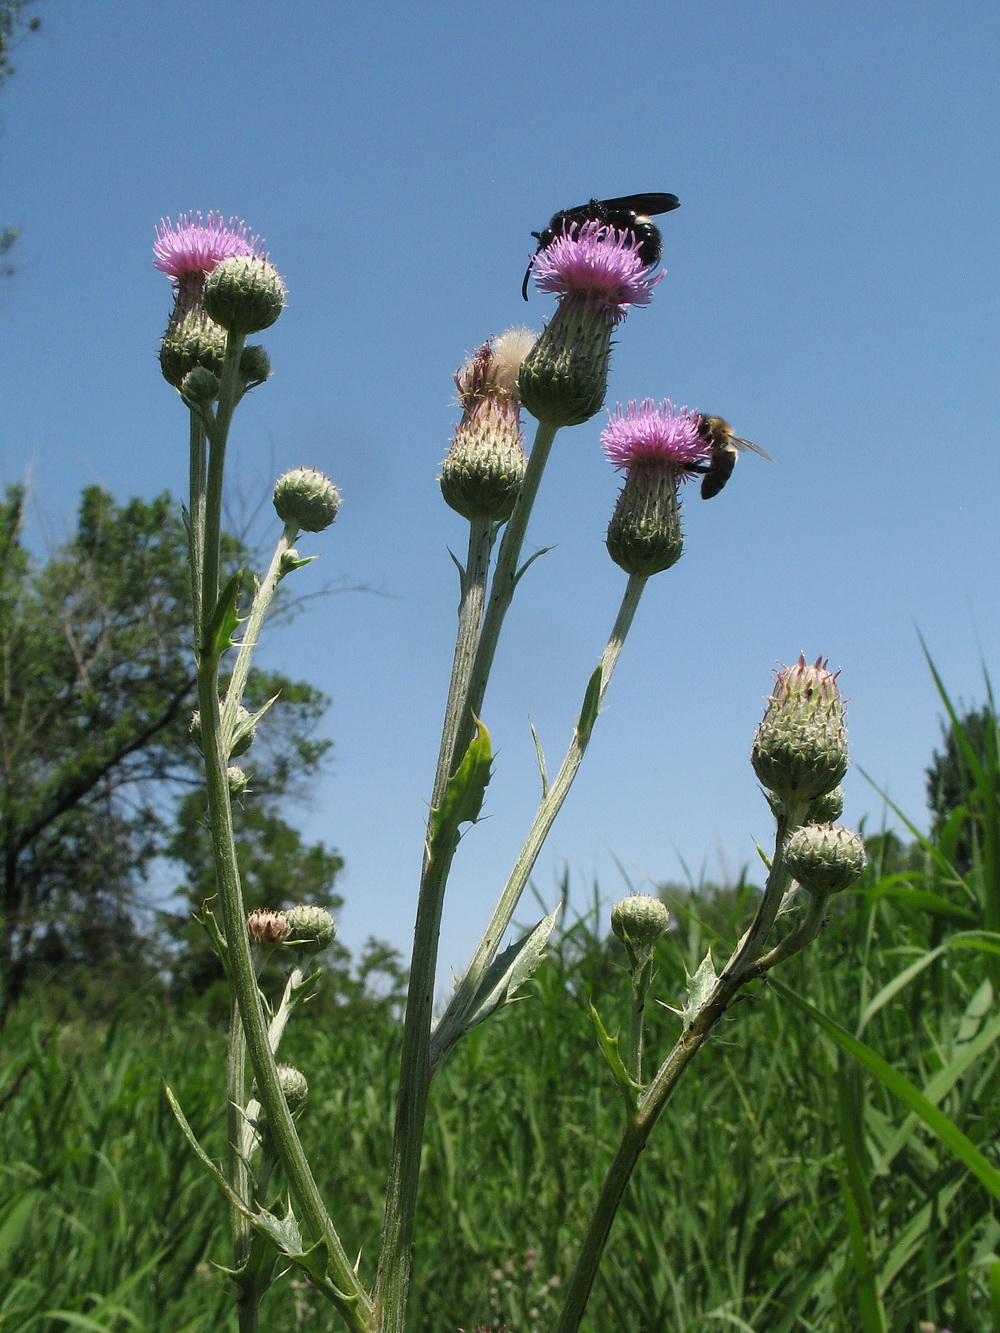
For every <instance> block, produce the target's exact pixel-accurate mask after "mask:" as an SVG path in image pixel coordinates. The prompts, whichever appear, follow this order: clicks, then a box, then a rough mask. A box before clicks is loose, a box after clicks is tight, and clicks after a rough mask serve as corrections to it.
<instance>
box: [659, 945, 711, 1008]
mask: <svg viewBox="0 0 1000 1333" xmlns="http://www.w3.org/2000/svg"><path fill="white" fill-rule="evenodd" d="M718 980H719V978H718V975H717V974H716V971H715V964H714V963H713V962H712V950H711V949H709V951H708V953H707V954H706V955H705V957H704V958H703V959H702V960H701V962H700V963H699V964H698V970H697V971H696V972H695V973H694V975H693V976H692V975H691V974H690V973H688V986H687V992H686V994H685V996H684V1003H683V1004H682V1005H681V1007H680V1008H679V1009H675V1008H674V1007H673V1005H670V1004H664V1005H663V1007H664V1009H669V1010H670V1012H671V1013H672V1014H678V1015H679V1016H680V1018H681V1019H682V1020H683V1023H684V1026H685V1027H687V1025H688V1024H689V1023H690V1022H692V1021H693V1019H694V1017H695V1015H696V1014H697V1013H698V1011H699V1009H701V1007H702V1005H703V1004H705V1002H706V1001H707V1000H708V998H709V997H710V996H711V994H712V992H713V991H714V990H715V985H716V982H717V981H718ZM662 1003H663V1002H662V1001H661V1000H657V1004H662Z"/></svg>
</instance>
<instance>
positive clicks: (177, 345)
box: [160, 307, 226, 389]
mask: <svg viewBox="0 0 1000 1333" xmlns="http://www.w3.org/2000/svg"><path fill="white" fill-rule="evenodd" d="M225 355H226V331H225V329H223V328H221V327H220V326H219V325H218V324H216V323H215V321H214V320H211V319H209V317H208V316H207V315H206V314H205V312H204V311H203V310H202V309H201V308H200V307H195V308H194V309H193V310H189V311H188V312H187V313H186V314H183V313H180V312H179V311H178V310H175V311H174V314H173V315H171V317H170V323H169V324H168V325H167V331H166V333H165V334H164V335H163V341H162V342H161V344H160V370H161V371H162V372H163V378H164V379H165V380H166V381H167V383H168V384H172V385H173V386H174V388H175V389H179V388H180V387H181V385H182V384H183V382H184V378H185V376H187V375H189V374H190V373H191V371H192V370H194V369H195V368H196V367H197V366H201V367H203V368H204V369H205V370H209V371H211V372H212V374H213V375H221V374H222V363H223V361H224V360H225Z"/></svg>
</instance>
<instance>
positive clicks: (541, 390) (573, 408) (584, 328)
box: [517, 301, 614, 427]
mask: <svg viewBox="0 0 1000 1333" xmlns="http://www.w3.org/2000/svg"><path fill="white" fill-rule="evenodd" d="M613 327H614V326H613V325H612V323H611V321H610V320H608V319H607V318H605V317H604V316H603V315H602V314H601V313H600V312H599V311H595V310H594V309H592V308H591V307H590V306H588V305H585V304H582V303H578V302H575V301H563V302H562V303H561V304H560V305H559V307H558V309H557V310H556V313H555V314H554V315H553V316H552V319H551V320H550V321H549V323H548V324H547V325H546V328H545V331H544V333H543V334H542V336H541V337H540V338H539V339H538V341H537V342H536V343H535V345H534V347H533V348H532V349H531V351H530V352H529V353H528V355H527V356H526V357H525V358H524V361H523V362H522V364H521V371H520V374H519V375H518V380H517V385H518V393H519V394H520V398H521V402H522V403H523V404H524V406H525V407H526V408H527V410H528V411H529V412H530V413H531V415H532V416H533V417H537V419H538V420H539V421H544V422H545V423H546V424H547V425H549V426H556V427H560V426H578V425H580V424H581V422H584V421H589V420H590V418H591V417H592V416H594V415H595V413H597V412H599V411H600V410H601V408H602V407H603V405H604V395H605V394H606V393H607V391H608V363H609V361H610V359H611V334H612V332H613Z"/></svg>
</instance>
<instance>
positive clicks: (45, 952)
mask: <svg viewBox="0 0 1000 1333" xmlns="http://www.w3.org/2000/svg"><path fill="white" fill-rule="evenodd" d="M23 511H24V492H23V489H22V488H19V487H15V488H13V489H11V490H10V491H8V493H7V499H6V502H5V503H3V504H0V781H2V789H0V977H2V980H3V996H2V1000H0V1018H2V1017H5V1016H6V1014H7V1013H8V1012H9V1010H10V1008H11V1006H12V1005H13V1004H15V1003H16V1002H17V1000H18V999H19V998H20V997H21V996H22V995H23V994H24V992H25V989H26V988H27V986H28V984H29V982H31V981H32V980H34V979H37V978H40V977H41V976H43V975H50V974H51V972H52V970H53V969H55V968H59V969H60V971H61V972H62V974H63V979H64V980H65V977H66V973H67V969H70V970H71V971H72V970H75V972H76V974H77V976H78V977H81V978H90V979H91V980H90V981H89V982H87V984H86V986H85V987H84V989H86V988H87V987H90V986H92V979H93V977H94V976H95V975H98V974H99V975H101V976H104V977H107V976H108V975H109V970H111V971H113V970H114V967H115V966H117V967H118V968H119V969H124V968H132V969H134V968H135V967H137V966H138V967H141V968H142V969H144V973H145V974H146V975H152V974H153V973H154V972H155V970H156V963H157V955H156V952H155V950H152V949H151V948H150V943H149V940H148V938H147V937H146V936H144V935H143V933H142V931H141V930H140V926H139V922H138V920H137V915H136V909H137V907H139V906H140V905H141V896H140V890H141V886H142V884H143V881H144V879H145V877H146V876H147V874H148V872H149V869H150V867H151V865H152V863H153V861H154V859H155V858H156V857H158V856H162V855H164V854H166V855H170V854H171V849H173V853H174V854H177V855H180V853H181V852H182V851H183V853H184V855H183V857H182V860H183V863H184V865H185V868H186V870H187V873H188V880H189V886H190V889H191V893H192V895H193V894H194V893H195V892H196V891H197V892H203V891H204V890H205V889H208V891H209V892H211V885H208V884H206V883H205V881H204V874H203V872H199V871H197V870H196V869H195V867H196V864H197V859H196V858H197V855H198V854H200V853H196V851H195V844H196V842H197V839H196V838H194V837H191V838H190V839H189V840H188V841H187V842H186V841H185V837H186V836H187V835H188V834H190V833H191V830H192V829H196V828H197V821H198V817H199V816H198V813H197V812H198V810H199V809H200V807H199V801H201V799H202V798H201V797H200V795H197V794H195V793H196V792H198V791H200V782H201V778H200V759H199V756H198V755H197V752H196V751H195V749H194V747H193V745H192V744H191V741H190V738H189V735H188V725H189V721H190V716H191V711H192V707H193V702H192V700H193V692H194V671H193V662H192V654H191V646H190V625H189V618H190V612H189V597H190V594H189V582H188V572H187V557H186V536H185V532H184V528H183V525H182V523H181V521H180V518H179V516H178V514H177V512H176V509H175V506H174V505H173V503H172V501H171V500H170V497H169V496H167V495H161V496H159V497H158V498H157V499H155V500H152V501H150V502H148V503H147V502H145V501H143V500H131V501H129V503H128V504H126V505H124V506H122V507H118V506H116V505H115V503H114V501H113V500H112V498H111V497H110V496H109V495H107V494H106V493H105V492H104V491H102V490H100V489H99V488H98V487H90V488H88V489H87V490H85V491H84V493H83V497H82V501H81V505H80V511H79V518H78V523H77V531H76V533H75V535H74V536H73V537H72V538H71V539H70V540H69V541H68V542H67V543H66V544H65V545H64V546H63V547H62V548H61V549H60V550H58V551H57V552H56V553H55V554H54V555H53V556H52V557H51V558H50V559H49V560H47V561H46V562H44V563H43V564H41V565H37V566H36V564H35V563H34V562H33V561H32V560H31V558H30V556H29V554H28V552H27V550H26V549H25V547H24V545H23V544H22V542H21V538H20V529H21V523H22V518H23ZM245 556H246V553H245V551H243V550H241V548H239V547H238V546H237V545H236V544H235V543H232V542H230V550H229V559H230V563H236V562H237V561H239V562H240V563H242V562H243V560H244V559H245ZM273 694H279V695H280V698H279V702H278V703H277V704H276V705H275V706H274V707H273V708H272V709H271V711H270V713H269V714H268V716H267V719H266V723H265V724H263V725H262V727H261V732H262V735H261V738H260V739H259V740H258V741H257V742H256V743H255V747H254V752H253V753H254V755H255V756H259V757H258V758H257V759H256V760H255V764H254V765H253V768H254V774H255V776H254V781H253V786H254V787H255V788H256V792H255V794H252V795H250V796H248V797H247V798H246V799H245V801H244V802H243V805H242V807H241V809H242V813H241V816H240V817H241V819H242V820H244V821H245V822H246V829H245V831H244V832H241V836H246V837H248V838H251V840H252V839H253V837H254V836H255V837H256V843H255V850H256V851H258V852H260V853H261V854H263V849H264V847H265V844H266V842H267V840H269V839H270V840H273V843H274V845H275V847H277V846H278V845H279V844H282V845H283V846H284V852H283V857H284V871H285V872H288V873H289V874H290V873H291V867H293V866H294V865H298V866H299V867H300V869H302V873H303V875H305V876H306V878H307V879H309V882H310V884H312V885H313V887H314V888H315V889H317V891H318V888H319V885H320V881H321V882H322V892H323V893H324V894H327V895H328V894H329V892H330V888H331V885H332V880H333V877H334V875H335V874H336V871H337V869H339V864H340V863H339V858H337V857H336V856H335V854H333V853H329V852H327V851H326V849H325V848H322V847H320V848H319V849H317V848H310V847H307V846H305V845H304V844H302V842H301V839H298V835H297V834H295V831H294V830H292V829H289V826H288V825H287V824H285V823H284V820H283V819H282V817H281V814H280V808H281V802H282V801H283V800H284V799H285V798H287V797H288V796H290V795H294V794H295V792H296V789H297V787H296V784H297V783H300V782H302V781H303V780H305V779H307V778H308V777H309V776H310V775H311V774H314V773H315V771H316V769H317V767H318V766H319V764H320V763H321V761H322V758H323V754H324V752H325V750H326V749H327V746H328V744H329V742H326V741H314V740H311V739H310V738H309V736H308V731H309V730H310V728H311V727H312V726H313V725H314V724H315V722H316V720H317V719H318V717H319V715H320V714H321V713H322V711H323V709H324V707H325V704H326V700H325V699H324V697H323V695H322V694H321V693H320V692H319V691H318V690H316V689H315V688H313V687H312V686H310V685H308V684H305V683H295V682H291V681H288V680H286V679H284V678H283V677H280V676H276V675H265V674H259V673H258V674H257V675H255V676H253V677H252V680H251V685H250V692H249V697H250V698H251V700H255V699H256V700H260V701H263V700H264V699H265V698H269V697H271V696H272V695H273ZM178 793H179V794H180V799H179V806H178V815H177V822H176V824H174V825H172V823H171V819H170V816H171V813H172V804H173V803H174V802H176V801H177V799H178ZM253 828H256V834H254V833H252V832H251V830H252V829H253ZM296 839H298V840H297V841H296ZM310 867H311V869H310ZM254 873H257V871H256V870H255V869H252V870H251V875H253V874H254ZM310 876H311V878H310ZM292 877H293V878H294V876H292ZM259 878H260V882H261V887H262V889H263V888H264V887H265V885H266V886H267V887H271V886H272V885H273V878H272V880H270V881H268V880H267V879H266V876H264V874H263V871H262V870H261V871H260V872H259ZM204 896H208V893H205V895H204ZM274 905H278V904H274ZM181 942H182V943H183V941H181ZM174 962H175V963H176V962H177V960H176V958H175V959H174Z"/></svg>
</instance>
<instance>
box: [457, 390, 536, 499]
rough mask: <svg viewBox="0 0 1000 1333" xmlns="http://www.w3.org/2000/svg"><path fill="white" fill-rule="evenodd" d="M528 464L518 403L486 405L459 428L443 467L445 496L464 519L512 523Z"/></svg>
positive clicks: (479, 406)
mask: <svg viewBox="0 0 1000 1333" xmlns="http://www.w3.org/2000/svg"><path fill="white" fill-rule="evenodd" d="M526 466H527V459H526V458H525V454H524V446H523V444H522V443H521V428H520V422H519V421H518V413H517V402H516V400H514V401H512V400H509V399H507V400H502V399H487V400H484V401H482V402H480V403H478V404H477V405H476V408H475V410H474V412H473V413H472V415H471V416H470V415H469V414H468V413H466V416H465V417H464V418H463V420H462V421H461V423H460V424H459V425H458V426H457V427H456V429H455V434H454V436H453V438H452V443H451V448H450V449H449V450H448V456H447V458H446V459H445V460H444V462H443V463H442V464H441V477H440V482H441V494H442V495H443V496H444V498H445V501H446V503H447V504H449V505H450V506H451V507H452V509H454V510H456V511H457V512H458V513H459V514H461V515H462V517H463V518H468V519H473V518H488V519H492V520H493V521H494V522H500V521H502V520H504V519H508V518H510V516H511V513H512V511H513V509H514V502H515V500H516V499H517V495H518V491H519V490H520V489H521V482H522V481H523V479H524V469H525V467H526Z"/></svg>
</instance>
